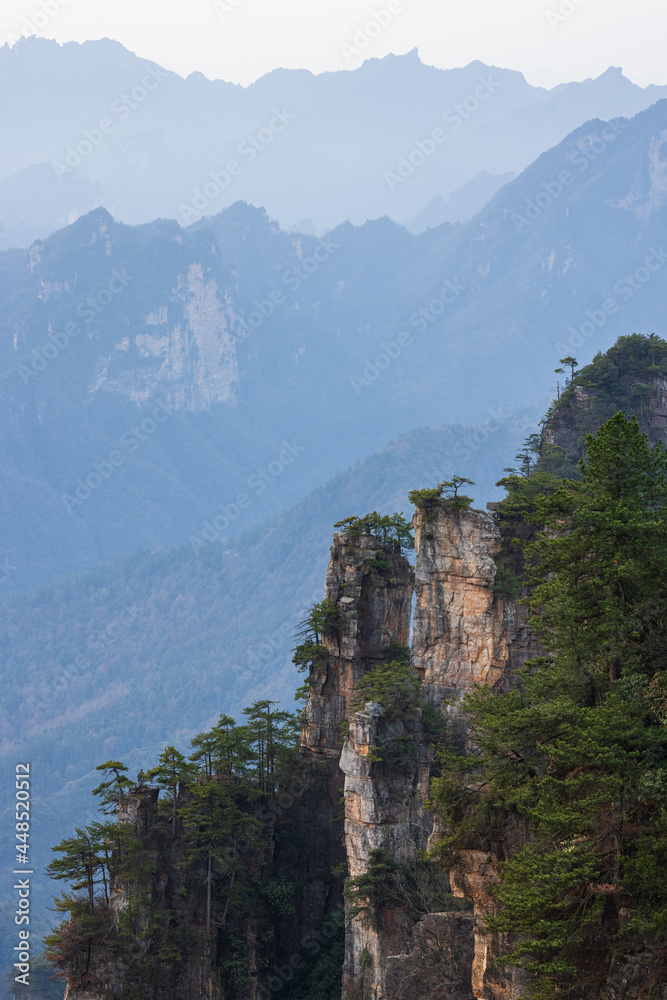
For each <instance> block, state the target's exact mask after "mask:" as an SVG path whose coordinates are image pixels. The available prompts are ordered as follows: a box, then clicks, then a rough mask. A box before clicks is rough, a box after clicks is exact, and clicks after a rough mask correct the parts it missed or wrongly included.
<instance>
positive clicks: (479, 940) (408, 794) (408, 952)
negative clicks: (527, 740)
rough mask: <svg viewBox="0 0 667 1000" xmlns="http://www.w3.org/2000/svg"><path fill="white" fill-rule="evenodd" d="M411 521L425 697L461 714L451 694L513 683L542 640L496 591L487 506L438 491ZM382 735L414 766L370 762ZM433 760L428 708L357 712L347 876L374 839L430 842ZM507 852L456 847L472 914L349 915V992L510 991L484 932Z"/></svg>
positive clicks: (407, 849) (379, 844) (348, 779)
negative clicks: (415, 918) (441, 497)
mask: <svg viewBox="0 0 667 1000" xmlns="http://www.w3.org/2000/svg"><path fill="white" fill-rule="evenodd" d="M414 529H415V541H416V567H415V592H416V605H415V612H414V622H413V637H412V663H413V666H414V668H415V670H416V672H417V674H418V675H419V677H420V678H421V681H422V692H423V696H424V699H425V700H426V702H427V703H428V704H430V705H431V706H432V707H433V708H435V709H436V710H437V711H439V712H443V711H445V712H447V711H448V712H450V713H451V712H452V711H454V713H455V707H454V706H452V705H450V706H448V707H446V706H445V702H450V703H451V702H454V703H455V702H456V700H457V699H459V698H460V697H462V695H463V694H464V693H465V692H466V691H470V690H472V689H473V687H474V686H475V685H476V684H486V685H489V686H492V687H494V688H496V689H497V690H503V689H505V688H507V687H508V686H509V685H510V684H511V681H512V676H513V674H514V672H515V671H516V669H517V668H518V667H519V666H521V665H522V663H523V662H524V661H525V660H526V659H527V658H528V657H529V656H531V655H534V654H535V652H536V647H535V644H534V640H533V639H532V636H531V634H530V631H529V629H528V628H527V626H526V624H525V621H524V619H523V617H522V616H521V615H520V614H519V613H518V612H517V610H516V608H515V607H514V605H512V604H511V603H509V602H507V601H504V600H503V599H501V598H500V597H499V596H498V595H497V594H496V593H495V592H494V583H495V576H496V564H495V561H494V557H495V556H496V555H497V554H498V552H499V550H500V545H501V538H500V532H499V530H498V528H497V526H496V523H495V521H494V519H493V516H492V515H491V514H489V513H486V512H482V511H477V510H471V509H462V510H455V509H452V508H451V506H449V505H447V503H446V502H441V501H436V502H432V503H429V504H427V505H425V506H424V507H420V508H418V509H417V513H416V515H415V519H414ZM455 714H456V713H455ZM379 738H380V739H382V740H384V741H386V740H387V739H388V738H389V739H391V738H393V739H396V738H404V739H405V738H408V739H409V741H410V743H411V744H412V745H413V747H414V754H413V756H412V762H411V765H410V766H408V767H403V768H402V769H400V770H396V769H394V770H391V769H388V768H386V767H385V768H383V767H382V766H378V764H377V763H374V762H373V760H372V756H373V754H372V748H373V747H376V746H377V745H378V739H379ZM432 763H433V762H432V760H431V754H430V750H429V747H428V740H427V738H426V734H425V732H424V727H423V725H422V719H421V713H420V712H418V711H417V712H414V713H412V714H411V715H410V714H408V715H407V716H404V717H403V718H401V719H400V720H393V721H388V720H386V719H385V718H384V715H383V711H382V709H381V708H380V706H376V705H373V704H371V705H367V706H366V708H365V709H364V710H363V711H362V712H357V714H356V715H354V716H353V718H352V720H351V724H350V730H349V736H348V739H347V741H346V744H345V747H344V749H343V753H342V756H341V765H340V766H341V769H342V770H343V772H344V774H345V847H346V854H347V859H348V864H349V870H350V875H351V877H353V878H354V877H356V876H358V875H359V874H361V873H363V872H366V871H367V870H368V867H369V863H370V861H371V860H372V859H371V853H372V851H373V850H377V849H379V848H381V849H383V850H384V851H386V852H387V853H388V854H389V855H390V856H391V857H392V858H393V859H394V860H395V861H396V862H398V863H399V864H401V863H404V862H406V861H410V860H414V859H415V858H416V857H417V856H418V853H419V851H420V850H422V849H424V848H426V847H427V846H428V843H429V838H430V837H431V836H432V835H433V834H434V832H435V831H434V829H433V817H432V815H431V814H430V813H429V812H427V811H426V810H425V808H424V801H425V799H426V798H427V796H428V788H429V780H430V776H431V768H432ZM517 835H518V834H517ZM499 838H500V839H499ZM505 856H506V845H504V844H503V843H502V836H501V834H497V835H496V837H495V841H493V842H489V843H486V844H484V845H479V844H471V845H470V850H469V851H462V852H461V853H460V855H459V861H460V870H458V871H456V872H453V873H452V889H453V891H454V895H455V896H459V897H462V898H464V899H465V900H466V901H467V903H468V904H469V905H470V906H471V907H472V909H473V912H472V913H469V914H463V913H460V912H451V913H433V914H427V915H426V916H425V917H423V918H422V920H421V921H420V922H419V924H418V925H416V926H412V925H411V923H410V922H409V921H408V919H407V916H406V914H405V912H401V911H400V910H394V911H392V910H387V909H383V910H380V912H378V913H377V914H375V916H374V918H373V920H369V919H368V918H366V917H365V916H363V915H360V916H357V917H355V918H354V919H352V920H351V921H350V922H349V924H348V931H347V949H346V963H345V969H344V975H343V985H344V991H345V992H344V995H345V996H346V997H347V998H348V1000H353V998H354V1000H356V998H359V1000H399V998H400V997H410V998H414V1000H418V998H420V997H429V996H432V995H437V996H439V997H440V996H441V997H443V998H445V997H447V996H451V997H459V996H460V997H473V996H475V997H483V998H485V1000H491V998H494V1000H495V998H496V997H498V998H500V997H502V998H503V1000H506V998H509V997H512V996H513V995H514V989H515V982H514V979H513V978H512V977H511V976H510V977H509V978H508V977H507V976H504V975H503V974H502V973H500V972H499V971H498V970H497V968H496V967H495V965H494V963H493V954H494V942H493V940H490V939H489V938H488V937H487V936H486V935H483V934H482V933H481V925H482V923H483V921H484V917H485V915H486V914H487V913H488V912H489V910H490V909H491V908H492V900H491V897H490V896H489V893H488V887H489V884H490V883H491V882H493V881H495V879H496V877H497V875H496V872H497V864H498V860H502V859H503V858H504V857H505ZM495 944H496V945H498V942H496V943H495ZM436 955H437V956H438V957H437V958H436ZM436 967H438V968H439V972H438V975H439V976H440V977H441V978H440V979H437V976H436V972H435V969H436ZM429 970H430V971H429ZM434 976H436V979H435V982H440V983H445V984H449V986H448V989H449V993H445V992H439V993H437V994H434V993H433V989H434V978H433V977H434Z"/></svg>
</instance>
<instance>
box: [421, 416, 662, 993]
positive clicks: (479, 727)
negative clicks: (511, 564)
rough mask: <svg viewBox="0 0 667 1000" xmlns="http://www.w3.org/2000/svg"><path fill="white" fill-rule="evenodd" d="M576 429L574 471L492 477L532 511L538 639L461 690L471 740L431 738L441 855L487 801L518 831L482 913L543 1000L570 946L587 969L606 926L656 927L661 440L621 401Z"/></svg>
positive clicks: (452, 849) (481, 822) (478, 820)
mask: <svg viewBox="0 0 667 1000" xmlns="http://www.w3.org/2000/svg"><path fill="white" fill-rule="evenodd" d="M587 444H588V453H587V457H586V459H585V460H583V461H582V462H581V466H580V475H581V480H580V481H575V480H561V481H560V482H557V481H555V480H554V478H553V477H551V476H549V475H548V474H547V473H544V472H542V471H540V470H539V468H538V471H537V472H536V473H534V474H533V475H532V476H529V477H528V478H527V479H524V478H522V477H514V476H512V477H510V478H509V479H508V480H507V481H506V485H507V486H508V490H509V497H508V501H506V502H505V504H503V505H501V507H503V508H505V507H506V506H507V508H508V509H509V514H508V515H507V516H508V517H509V518H510V519H512V518H514V519H515V520H516V521H518V518H519V517H521V516H523V517H524V518H525V519H526V520H528V521H529V522H532V524H533V530H534V528H535V522H538V523H539V522H541V524H542V525H543V530H542V531H541V532H540V533H538V534H537V537H536V539H535V540H534V541H533V542H532V543H529V544H528V545H527V546H526V551H527V558H528V563H529V573H530V579H531V582H532V584H533V587H534V590H533V595H532V601H531V607H532V610H533V619H532V623H533V627H534V628H535V630H536V631H537V633H538V634H539V636H540V637H541V640H542V644H543V647H544V648H545V649H548V650H550V654H549V656H545V657H540V658H538V659H536V660H533V661H532V662H530V663H528V664H526V666H525V667H524V669H523V670H522V671H521V672H520V678H519V686H518V687H517V688H515V689H514V690H512V691H509V692H508V693H506V694H502V695H494V694H493V693H492V692H490V691H489V690H488V689H482V688H480V689H477V690H476V691H475V692H474V693H473V694H471V695H468V696H467V697H466V699H465V702H464V708H465V711H466V713H467V715H468V718H469V721H470V724H471V726H472V728H473V731H474V734H475V739H474V746H473V747H468V748H466V747H465V746H459V747H456V746H455V745H451V744H448V745H446V746H444V747H443V748H442V749H441V752H440V757H441V768H442V771H441V775H440V776H439V777H438V778H436V779H435V780H434V782H433V789H432V797H433V802H434V804H435V806H436V808H438V809H439V810H440V812H441V813H442V815H443V818H446V820H447V821H448V822H449V824H450V829H451V831H452V832H451V835H450V836H448V837H446V838H444V839H443V841H442V843H441V845H440V853H441V856H442V857H443V859H446V860H448V861H449V862H450V863H451V862H453V861H454V859H455V856H456V852H457V849H458V847H459V845H460V844H462V843H467V842H469V840H468V838H469V837H470V834H471V832H472V831H474V830H480V829H486V828H488V823H489V817H490V816H491V815H492V814H494V812H495V813H497V814H498V816H499V817H500V816H504V817H505V820H504V822H507V817H508V816H512V815H513V816H515V817H517V818H519V819H520V821H521V822H522V823H524V824H525V826H526V828H527V830H528V831H529V832H530V835H531V836H530V839H529V840H528V842H527V843H526V845H525V846H524V847H523V848H522V849H520V850H518V851H517V852H516V853H515V854H514V855H513V856H512V857H511V858H510V860H508V861H507V862H506V863H504V864H503V866H502V871H501V881H500V883H499V884H498V885H497V886H496V888H495V890H494V893H495V897H496V901H497V904H498V907H497V913H496V915H495V916H494V917H493V918H491V919H489V920H488V921H487V929H488V930H490V931H491V930H495V931H502V932H505V933H511V934H513V935H515V937H514V942H515V943H514V945H513V947H512V949H511V950H510V952H509V953H508V954H507V955H506V961H507V962H509V963H510V964H514V965H518V966H520V967H523V968H525V969H527V970H528V971H529V972H530V973H531V974H532V976H533V978H532V979H531V981H530V983H531V985H530V990H531V991H532V993H531V995H532V996H534V997H539V998H543V1000H546V998H550V997H556V996H560V995H562V992H563V991H564V990H566V989H567V988H568V987H569V986H571V985H572V983H573V981H574V980H575V979H576V978H577V976H578V975H579V971H580V966H581V955H582V954H584V953H586V954H587V955H588V956H589V963H588V968H589V970H590V969H592V968H593V969H596V968H600V966H601V962H602V956H603V955H604V954H605V953H606V952H605V949H607V952H608V951H609V949H610V948H611V947H612V938H613V937H614V935H617V936H616V938H615V939H614V940H615V944H614V947H615V948H616V949H617V950H618V949H620V950H621V951H622V949H623V948H624V947H626V948H630V947H632V940H633V935H634V934H637V933H641V934H642V935H643V936H644V938H645V939H646V940H647V941H649V942H650V941H653V942H657V941H658V940H659V935H660V934H662V933H664V931H665V930H666V929H667V890H666V889H665V888H664V880H663V879H662V878H661V877H660V872H661V871H664V866H665V865H666V864H667V820H666V819H665V815H666V814H665V808H664V795H665V790H666V789H667V730H666V729H665V721H666V720H667V711H666V710H667V698H666V697H665V695H666V693H667V655H666V654H667V478H666V473H667V456H666V454H665V451H664V448H663V447H662V445H660V444H659V445H657V446H655V447H654V448H651V447H650V446H649V443H648V440H647V438H646V437H645V436H643V435H642V434H641V432H640V428H639V424H638V422H637V420H635V419H634V418H633V419H632V420H626V419H625V417H624V416H623V415H622V414H621V413H618V414H617V415H616V416H614V417H613V418H612V419H610V420H609V421H608V422H607V423H606V424H605V425H604V426H602V427H601V428H600V430H599V432H598V434H597V436H596V437H589V438H588V441H587ZM514 526H515V527H516V523H515V525H514ZM621 907H623V908H624V911H626V912H628V913H629V914H630V919H629V920H628V921H626V922H625V925H624V929H623V930H622V931H621V930H620V925H619V922H618V917H617V916H616V917H614V918H613V919H612V914H618V910H619V908H621ZM595 955H599V956H600V959H601V961H600V962H596V961H595V960H594V959H593V958H591V957H590V956H595ZM590 975H593V973H590ZM580 988H581V987H580ZM588 988H589V992H590V995H593V994H594V989H595V986H594V984H592V983H591V984H589V987H588Z"/></svg>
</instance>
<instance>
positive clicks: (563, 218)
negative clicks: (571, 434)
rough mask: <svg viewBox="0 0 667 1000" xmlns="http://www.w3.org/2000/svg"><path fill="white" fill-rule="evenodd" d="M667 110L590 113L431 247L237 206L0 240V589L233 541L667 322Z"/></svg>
mask: <svg viewBox="0 0 667 1000" xmlns="http://www.w3.org/2000/svg"><path fill="white" fill-rule="evenodd" d="M666 123H667V102H665V101H660V102H658V103H657V104H656V105H654V106H653V107H652V108H650V109H649V110H648V111H645V112H643V113H642V114H640V115H638V116H636V117H635V118H633V119H631V120H629V121H627V120H625V119H618V120H615V121H614V122H612V123H609V124H606V123H604V122H600V121H594V122H590V123H587V124H586V125H584V126H582V127H581V128H580V129H578V130H577V131H576V132H574V133H572V135H570V136H568V138H567V139H566V140H565V141H564V142H562V143H561V144H560V145H559V146H557V147H555V148H554V149H552V150H549V151H548V152H547V153H544V154H543V155H542V156H541V157H539V158H538V160H537V161H536V162H535V163H534V164H532V165H531V166H530V167H529V168H527V170H525V171H524V172H523V173H522V174H521V175H520V176H519V177H517V178H516V179H515V180H514V181H512V182H510V183H509V184H507V185H505V186H504V187H503V188H502V189H501V190H500V191H499V192H498V193H497V194H496V196H495V197H494V198H493V199H492V201H491V202H490V203H489V205H488V206H487V207H486V208H485V209H484V210H483V211H482V212H481V213H480V214H479V215H478V216H476V217H475V218H474V219H472V220H470V222H468V223H466V224H464V225H460V226H456V227H450V226H447V225H446V226H441V227H438V228H436V229H431V230H428V231H427V232H426V233H424V234H423V235H421V236H420V237H417V238H415V237H413V236H412V235H411V234H409V233H408V232H407V231H406V230H405V229H403V228H402V227H400V226H398V225H396V224H395V223H393V222H391V221H390V220H389V219H380V220H376V221H374V222H369V223H366V224H365V225H363V226H361V227H354V226H352V225H351V224H349V223H348V224H345V225H343V226H340V227H338V228H337V229H335V230H334V231H333V232H331V233H330V234H328V235H327V236H326V237H325V238H324V239H323V240H321V241H318V240H317V239H316V238H315V237H312V236H307V235H304V234H298V233H291V234H287V233H284V232H282V231H281V230H280V228H279V227H278V226H277V225H276V224H275V223H274V222H272V221H271V220H270V219H269V218H268V216H267V215H266V213H265V212H263V211H261V210H259V209H254V208H252V207H250V206H248V205H245V204H243V203H239V204H237V205H234V206H232V207H231V208H230V209H227V210H226V211H224V212H222V213H220V214H219V215H217V216H215V217H213V218H211V219H206V220H202V221H200V222H198V223H196V224H193V226H191V227H188V228H186V229H182V228H181V227H180V226H179V225H178V224H177V223H176V222H170V221H157V222H153V223H150V224H146V225H144V226H137V227H128V226H124V225H121V224H119V223H116V222H114V221H113V219H111V218H110V216H109V215H108V213H106V211H105V210H104V209H97V210H96V211H95V212H93V213H91V214H89V215H88V216H85V217H84V218H82V219H80V220H78V221H77V222H76V223H75V224H73V225H72V226H70V227H68V228H66V229H64V230H61V231H59V232H58V233H56V234H54V235H53V236H51V237H49V239H48V240H46V241H43V242H38V243H36V244H34V245H33V246H32V248H31V249H30V250H28V251H23V250H13V251H7V252H5V253H3V254H0V310H1V311H0V379H1V385H2V398H1V400H0V419H1V420H2V426H3V427H4V428H6V429H11V437H10V436H9V435H7V434H5V435H3V436H2V438H1V439H0V458H1V460H2V464H1V468H2V470H3V471H2V475H1V478H0V514H1V515H2V517H3V518H4V523H5V524H7V525H8V531H7V536H6V538H5V539H4V540H3V550H2V553H1V554H0V563H2V564H3V565H4V566H5V567H6V569H5V571H4V572H3V577H2V581H1V582H0V585H1V586H2V587H3V588H4V589H5V591H6V592H7V591H8V590H10V589H15V590H19V589H22V588H26V587H31V586H35V585H37V584H39V583H42V582H46V581H48V580H53V579H55V578H56V577H58V576H62V575H63V574H64V573H68V572H72V571H76V570H81V569H84V568H85V567H86V566H92V565H94V564H96V563H100V562H105V561H108V560H110V559H113V558H115V557H116V556H119V555H122V554H123V553H131V552H133V551H135V550H137V549H140V548H148V549H151V548H156V547H164V546H165V545H177V544H180V543H183V542H186V541H187V540H188V539H189V538H190V537H191V536H192V535H201V533H202V531H203V530H204V524H205V523H206V522H207V521H209V520H210V519H211V518H213V517H218V518H219V523H222V524H223V525H224V532H225V533H226V534H227V535H229V536H231V535H235V534H238V533H239V532H240V531H241V530H243V529H244V528H247V527H249V526H251V525H252V524H257V523H258V522H260V521H261V520H263V519H264V518H266V517H268V516H271V515H272V514H274V513H277V512H278V511H280V510H282V509H284V508H285V507H287V506H289V505H291V504H293V503H294V502H296V501H297V500H298V499H299V498H300V497H303V496H304V495H306V494H307V493H308V492H309V491H311V490H313V489H315V488H317V487H318V486H319V485H321V484H322V483H324V482H326V481H327V479H329V478H330V477H331V476H332V475H334V474H335V473H336V471H338V470H339V469H341V468H346V467H348V466H349V465H350V464H352V463H353V462H355V461H359V460H361V459H363V458H364V456H365V455H368V454H371V453H373V452H375V451H377V450H378V449H380V448H382V447H383V445H384V443H385V442H386V441H387V440H388V439H390V438H394V437H397V436H399V435H400V434H404V433H407V432H410V431H412V430H413V429H414V428H416V427H425V426H426V427H428V426H431V427H437V426H443V425H444V424H453V423H463V424H470V425H482V424H484V423H485V422H486V421H492V422H493V421H497V420H498V419H501V420H502V419H504V416H503V415H506V414H511V413H512V412H513V410H514V408H515V405H516V400H517V399H522V400H525V405H526V408H527V409H528V410H529V411H530V413H531V414H532V417H533V419H537V417H538V416H539V414H540V413H541V412H543V410H544V406H545V403H546V399H547V397H548V393H549V390H550V387H551V386H552V385H553V381H554V380H553V377H552V376H551V375H550V373H551V372H552V371H553V369H554V368H555V367H556V364H557V363H558V359H559V358H561V357H564V356H565V355H566V354H569V353H572V352H573V351H574V352H576V353H577V355H578V356H579V360H580V361H581V362H586V361H589V360H590V359H591V357H592V356H593V354H594V353H595V352H596V351H597V350H598V349H600V348H603V349H604V348H606V347H608V346H609V345H610V344H611V343H612V342H613V340H614V339H615V338H616V337H617V336H619V335H621V334H624V333H628V332H633V331H638V332H643V333H650V332H654V331H655V332H657V333H661V332H663V331H664V329H665V318H666V316H665V302H664V296H663V294H662V285H663V283H662V281H661V280H660V273H661V271H662V268H663V266H664V263H665V260H666V259H667V258H666V256H665V248H664V246H663V241H664V239H665V198H666V191H667V179H666V178H665V172H664V169H663V162H664V161H663V158H664V153H663V150H664V142H665V139H664V135H665V126H666ZM68 324H70V325H68ZM68 331H69V332H68ZM142 428H143V429H142ZM459 471H460V472H461V473H462V474H465V469H460V470H459ZM3 561H4V562H3Z"/></svg>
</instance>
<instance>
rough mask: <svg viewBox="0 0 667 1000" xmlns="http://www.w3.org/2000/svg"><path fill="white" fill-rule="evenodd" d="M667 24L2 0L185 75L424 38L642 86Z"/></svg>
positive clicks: (593, 4) (452, 6) (399, 9)
mask: <svg viewBox="0 0 667 1000" xmlns="http://www.w3.org/2000/svg"><path fill="white" fill-rule="evenodd" d="M26 18H27V19H28V20H29V21H30V24H27V23H26V22H25V20H24V19H26ZM367 25H370V27H369V28H368V30H367V31H366V30H365V28H366V26H367ZM359 29H361V31H362V32H363V34H359V33H358V31H359ZM666 29H667V8H666V6H665V0H632V2H630V0H455V2H452V0H375V2H366V0H112V2H109V0H3V3H2V5H1V9H0V40H1V41H2V42H5V41H8V40H11V38H12V36H13V35H22V34H24V35H25V34H28V35H29V34H39V35H43V36H45V37H49V38H55V39H57V40H58V41H59V42H64V41H69V40H76V41H84V40H85V39H87V38H103V37H105V36H106V37H108V38H114V39H117V40H118V41H120V42H122V43H123V44H124V45H126V46H127V47H128V48H129V49H131V50H132V51H134V52H136V53H137V54H138V55H140V56H143V57H145V58H148V59H152V60H155V61H156V62H158V63H160V64H161V65H162V66H165V67H167V68H168V69H172V70H175V71H176V72H177V73H180V74H182V75H183V76H186V75H187V74H188V73H191V72H192V71H193V70H197V69H198V70H201V72H203V73H205V74H206V76H208V77H211V78H221V79H224V80H230V81H233V82H235V83H243V84H248V83H250V82H252V81H253V80H255V79H257V77H259V76H262V75H263V74H264V73H267V72H268V71H269V70H271V69H275V68H276V67H277V66H285V67H290V68H306V69H310V70H312V71H313V72H316V73H319V72H322V71H324V70H336V69H345V68H353V67H356V66H359V65H360V64H361V62H362V61H363V60H364V59H366V58H369V57H371V56H383V55H386V54H387V53H388V52H396V53H402V52H407V51H409V50H410V49H413V48H415V47H417V48H418V49H419V53H420V55H421V58H422V61H423V62H425V63H428V64H430V65H433V66H439V67H442V68H447V67H451V66H463V65H466V64H467V63H469V62H471V61H472V60H473V59H480V60H482V61H483V62H485V63H489V64H493V65H496V66H503V67H508V68H510V69H519V70H522V71H523V72H524V73H525V74H526V77H527V78H528V79H529V80H530V82H532V83H540V84H544V85H546V86H552V85H553V84H555V83H558V82H560V81H563V80H582V79H585V78H586V77H590V76H598V75H599V74H600V73H602V72H603V71H604V70H605V69H606V68H607V67H608V66H612V65H613V66H622V67H623V70H624V72H625V74H626V76H629V77H630V79H632V80H634V81H635V82H636V83H639V84H641V85H643V86H645V85H646V84H648V83H660V84H666V83H667V59H666V58H665V35H666V33H667V32H666Z"/></svg>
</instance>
